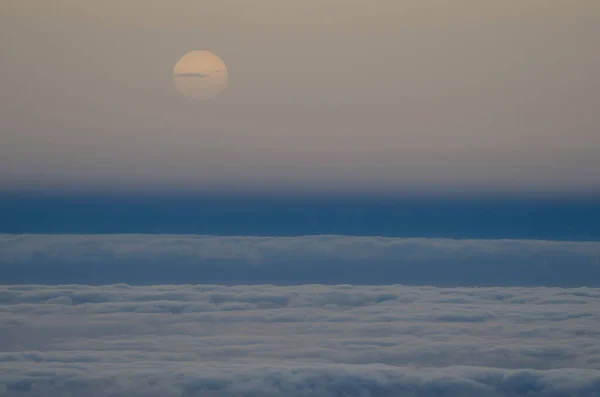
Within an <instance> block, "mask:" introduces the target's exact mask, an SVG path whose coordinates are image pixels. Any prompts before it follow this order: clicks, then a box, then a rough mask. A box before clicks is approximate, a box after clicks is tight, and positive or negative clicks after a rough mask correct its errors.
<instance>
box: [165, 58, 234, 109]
mask: <svg viewBox="0 0 600 397" xmlns="http://www.w3.org/2000/svg"><path fill="white" fill-rule="evenodd" d="M173 83H174V84H175V87H176V88H177V90H179V92H181V93H182V94H183V95H184V96H186V97H188V98H191V99H199V100H206V99H210V98H213V97H215V96H217V95H219V94H220V93H221V92H223V91H225V89H226V88H227V67H226V66H225V63H224V62H223V60H222V59H221V58H219V57H218V56H217V55H215V54H213V53H212V52H210V51H192V52H188V53H187V54H185V55H184V56H183V57H181V59H180V60H179V61H177V63H176V64H175V66H174V67H173Z"/></svg>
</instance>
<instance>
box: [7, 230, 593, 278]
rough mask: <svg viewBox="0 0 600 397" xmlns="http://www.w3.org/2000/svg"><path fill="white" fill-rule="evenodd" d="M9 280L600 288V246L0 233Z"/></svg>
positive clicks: (495, 242)
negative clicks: (599, 286)
mask: <svg viewBox="0 0 600 397" xmlns="http://www.w3.org/2000/svg"><path fill="white" fill-rule="evenodd" d="M0 276H2V280H5V282H10V283H42V284H56V283H85V284H107V283H117V282H127V283H132V284H157V283H165V282H166V283H176V284H180V283H190V282H194V283H218V284H222V283H225V284H245V283H257V284H260V283H276V284H306V283H325V284H339V283H349V284H390V283H401V284H419V285H465V286H473V285H498V286H505V285H546V286H586V285H587V286H598V285H600V281H599V280H600V243H599V242H555V241H529V240H447V239H426V238H409V239H404V238H384V237H353V236H305V237H218V236H194V235H190V236H185V235H181V236H178V235H0Z"/></svg>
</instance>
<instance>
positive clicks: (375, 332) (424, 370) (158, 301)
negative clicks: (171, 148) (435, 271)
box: [0, 284, 600, 397]
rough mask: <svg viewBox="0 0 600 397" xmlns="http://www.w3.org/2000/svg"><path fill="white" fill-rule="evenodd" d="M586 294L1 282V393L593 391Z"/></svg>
mask: <svg viewBox="0 0 600 397" xmlns="http://www.w3.org/2000/svg"><path fill="white" fill-rule="evenodd" d="M599 306H600V290H598V289H592V288H570V289H569V288H568V289H564V288H435V287H409V286H401V285H394V286H348V285H338V286H323V285H301V286H291V287H280V286H272V285H253V286H233V287H227V286H218V285H178V286H175V285H155V286H145V287H132V286H129V285H126V284H120V285H109V286H97V287H94V286H84V285H58V286H36V285H15V286H4V287H1V288H0V352H1V353H0V393H3V394H2V395H6V396H10V397H13V396H14V397H16V396H22V397H30V396H46V397H59V396H72V397H78V396H91V397H125V396H127V397H142V396H143V397H154V396H156V397H159V396H160V397H172V396H173V397H174V396H211V397H221V396H223V397H230V396H235V397H237V396H240V397H241V396H259V395H260V396H270V397H279V396H281V397H284V396H286V397H288V396H307V397H312V396H314V397H322V396H336V397H337V396H354V397H358V396H365V397H368V396H373V397H376V396H390V397H391V396H394V397H396V396H409V397H439V396H449V397H455V396H456V397H481V396H485V397H521V396H523V397H525V396H527V397H575V396H576V397H597V396H598V395H600V348H599V347H598V346H599V345H600V343H599V342H600V311H599V310H598V307H599Z"/></svg>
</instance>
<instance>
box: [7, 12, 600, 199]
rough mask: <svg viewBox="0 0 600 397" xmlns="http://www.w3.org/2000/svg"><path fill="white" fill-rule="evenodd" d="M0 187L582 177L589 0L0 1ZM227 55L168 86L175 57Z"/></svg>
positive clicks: (585, 179)
mask: <svg viewBox="0 0 600 397" xmlns="http://www.w3.org/2000/svg"><path fill="white" fill-rule="evenodd" d="M1 11H2V12H1V13H0V37H2V39H1V40H0V50H1V52H2V57H1V58H0V68H1V70H2V74H1V75H0V86H1V87H2V90H1V91H0V131H1V135H0V140H1V141H0V143H1V145H0V170H1V172H0V189H3V190H7V189H8V190H10V189H15V188H47V187H52V188H55V187H65V186H66V187H75V188H79V187H89V186H94V187H100V188H103V189H104V188H108V189H112V188H123V187H127V188H132V187H133V188H137V187H148V186H150V187H156V188H161V189H162V188H164V189H168V188H174V187H176V188H187V187H194V188H222V187H232V186H234V187H243V188H244V187H245V188H256V187H259V188H260V187H265V188H269V189H287V188H296V187H302V188H309V189H312V188H314V189H325V188H327V189H332V188H333V189H335V188H343V187H349V186H351V187H354V188H356V187H358V188H363V187H364V188H386V189H400V190H403V189H404V190H406V189H430V188H432V189H457V188H458V189H473V190H505V191H529V190H553V191H556V190H558V191H589V190H594V189H598V188H600V173H597V170H598V169H600V156H598V153H599V152H600V128H599V127H600V115H599V114H598V109H600V78H599V76H598V71H599V70H600V51H598V48H597V38H598V37H600V5H599V4H598V2H596V1H584V0H579V1H577V0H576V1H572V0H570V1H567V0H550V1H539V0H533V1H527V2H523V1H513V0H503V1H500V0H497V1H492V2H481V1H467V0H457V1H453V2H442V1H431V0H430V1H417V0H409V1H404V2H396V1H376V2H372V1H350V2H347V1H344V2H343V1H333V0H320V1H315V0H307V1H302V2H299V1H297V2H280V1H274V0H258V1H255V2H246V1H238V0H236V1H219V2H197V1H182V0H175V1H171V2H169V3H165V2H162V1H161V2H159V1H155V0H150V1H141V0H125V1H116V0H109V1H104V2H100V1H89V2H80V1H70V0H69V1H67V0H55V1H46V0H45V1H41V0H31V1H28V2H21V1H15V0H9V1H8V2H6V1H5V2H4V3H3V5H2V6H1ZM196 49H198V50H210V51H212V52H214V53H216V54H217V55H219V56H220V57H221V58H223V60H224V61H225V63H226V64H227V68H228V70H229V87H228V89H227V91H226V92H224V93H222V94H221V95H219V96H218V97H217V98H215V99H213V100H211V101H205V102H194V101H190V100H187V99H185V98H183V97H182V96H181V95H180V94H179V93H178V92H177V90H176V89H175V88H174V86H173V82H172V76H171V73H172V69H173V65H174V64H175V62H176V61H177V60H178V59H179V58H180V57H181V56H182V55H183V54H185V53H186V52H188V51H191V50H196Z"/></svg>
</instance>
